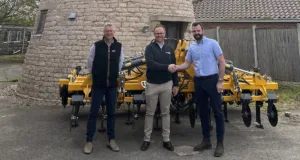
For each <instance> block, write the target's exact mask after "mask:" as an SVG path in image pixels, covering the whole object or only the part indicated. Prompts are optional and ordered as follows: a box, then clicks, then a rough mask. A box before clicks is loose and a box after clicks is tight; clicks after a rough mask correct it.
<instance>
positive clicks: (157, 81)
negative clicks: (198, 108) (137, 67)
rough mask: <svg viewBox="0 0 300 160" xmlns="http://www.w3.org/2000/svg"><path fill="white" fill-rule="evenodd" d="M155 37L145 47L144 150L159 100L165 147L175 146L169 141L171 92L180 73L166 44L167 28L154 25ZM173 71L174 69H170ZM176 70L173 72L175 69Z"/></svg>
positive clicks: (170, 49)
mask: <svg viewBox="0 0 300 160" xmlns="http://www.w3.org/2000/svg"><path fill="white" fill-rule="evenodd" d="M154 36H155V41H154V42H152V43H150V44H149V45H148V46H147V47H146V50H145V58H146V65H147V73H146V77H147V83H146V89H145V96H146V116H145V126H144V127H145V128H144V133H145V136H144V142H143V144H142V146H141V150H142V151H145V150H147V149H148V147H149V145H150V139H151V133H152V127H153V116H154V114H155V110H156V107H157V102H158V101H159V107H160V110H161V116H162V137H163V147H164V148H166V149H168V150H170V151H173V150H174V147H173V145H172V143H171V141H170V113H169V112H170V104H171V98H172V93H173V95H174V96H175V95H177V92H178V87H177V86H178V74H177V72H175V70H176V68H175V64H176V59H175V54H174V50H173V49H172V48H171V47H170V46H168V45H166V44H164V38H165V28H164V26H162V25H158V26H156V27H155V29H154ZM171 72H172V73H171ZM173 72H174V73H173Z"/></svg>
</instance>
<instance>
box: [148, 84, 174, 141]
mask: <svg viewBox="0 0 300 160" xmlns="http://www.w3.org/2000/svg"><path fill="white" fill-rule="evenodd" d="M172 86H173V82H172V80H170V81H168V82H166V83H163V84H153V83H149V82H147V83H146V89H145V96H146V116H145V128H144V132H145V137H144V141H147V142H150V140H151V133H152V129H153V117H154V114H155V110H156V107H157V102H158V101H159V104H160V111H161V116H162V137H163V141H164V142H168V141H170V104H171V98H172Z"/></svg>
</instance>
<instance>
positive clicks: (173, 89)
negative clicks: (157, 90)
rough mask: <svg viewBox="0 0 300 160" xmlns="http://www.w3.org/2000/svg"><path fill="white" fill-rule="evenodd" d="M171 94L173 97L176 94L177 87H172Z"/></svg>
mask: <svg viewBox="0 0 300 160" xmlns="http://www.w3.org/2000/svg"><path fill="white" fill-rule="evenodd" d="M172 93H173V96H176V95H177V94H178V87H177V86H174V87H173V88H172Z"/></svg>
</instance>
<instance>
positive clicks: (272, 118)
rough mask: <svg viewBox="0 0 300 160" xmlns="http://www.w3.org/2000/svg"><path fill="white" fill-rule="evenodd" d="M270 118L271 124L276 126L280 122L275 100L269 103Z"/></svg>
mask: <svg viewBox="0 0 300 160" xmlns="http://www.w3.org/2000/svg"><path fill="white" fill-rule="evenodd" d="M268 119H269V122H270V124H271V125H272V126H273V127H275V126H276V125H277V123H278V112H277V109H276V107H275V104H274V103H273V102H269V103H268Z"/></svg>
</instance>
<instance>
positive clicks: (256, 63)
mask: <svg viewBox="0 0 300 160" xmlns="http://www.w3.org/2000/svg"><path fill="white" fill-rule="evenodd" d="M255 29H256V25H253V26H252V34H253V50H254V65H255V67H258V59H257V47H256V33H255Z"/></svg>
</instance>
